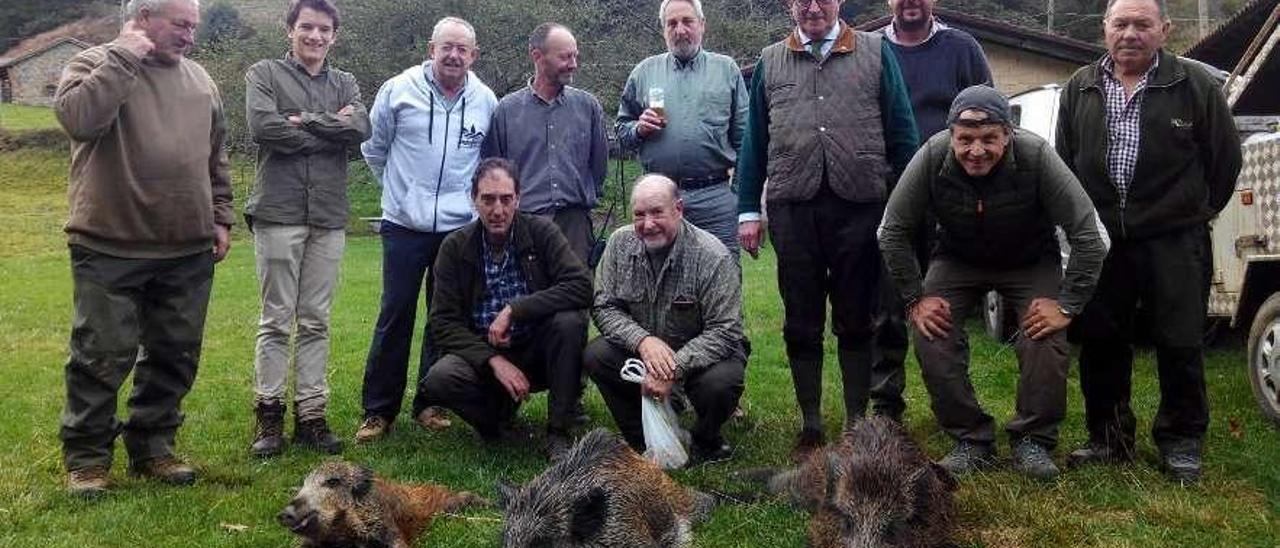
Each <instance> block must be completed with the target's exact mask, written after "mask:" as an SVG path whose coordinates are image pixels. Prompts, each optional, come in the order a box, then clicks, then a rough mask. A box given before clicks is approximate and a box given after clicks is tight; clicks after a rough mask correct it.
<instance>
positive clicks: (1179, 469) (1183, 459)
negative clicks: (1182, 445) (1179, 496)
mask: <svg viewBox="0 0 1280 548" xmlns="http://www.w3.org/2000/svg"><path fill="white" fill-rule="evenodd" d="M1160 468H1161V469H1162V470H1163V471H1164V473H1165V474H1166V475H1168V476H1169V478H1170V479H1173V480H1176V481H1177V482H1178V483H1181V484H1183V485H1190V484H1192V483H1196V482H1198V481H1200V455H1199V454H1198V453H1195V452H1192V451H1179V452H1169V453H1165V454H1163V455H1161V456H1160Z"/></svg>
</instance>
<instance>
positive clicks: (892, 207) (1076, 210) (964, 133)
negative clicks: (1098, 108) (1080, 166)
mask: <svg viewBox="0 0 1280 548" xmlns="http://www.w3.org/2000/svg"><path fill="white" fill-rule="evenodd" d="M1010 120H1011V117H1010V115H1009V102H1008V101H1007V100H1006V99H1005V98H1004V96H1003V95H1001V94H1000V92H998V91H996V90H994V89H991V88H989V87H985V86H973V87H970V88H968V89H965V90H964V91H962V92H961V93H960V94H959V95H958V96H956V99H955V101H954V102H952V105H951V111H950V114H949V115H948V125H949V127H950V131H949V132H946V133H939V134H937V135H935V136H934V137H933V138H931V139H930V140H929V141H928V142H927V143H925V145H924V146H922V147H921V148H920V151H919V152H917V153H916V155H915V157H914V158H912V160H911V163H910V164H909V165H908V166H907V169H906V171H905V172H904V173H903V175H902V179H901V180H900V181H899V182H898V185H897V187H896V188H895V189H894V191H893V194H892V195H891V196H890V198H889V204H888V207H887V209H886V210H885V216H884V221H883V222H882V223H881V226H880V232H879V238H880V249H881V251H882V252H883V254H884V260H885V263H886V265H887V266H888V269H889V272H890V274H891V276H892V277H893V281H894V284H895V285H896V286H897V288H898V291H899V292H901V294H902V297H903V302H905V303H907V305H906V306H907V315H908V317H909V318H910V324H911V328H912V339H913V340H914V343H915V348H916V357H917V359H918V360H919V362H920V371H921V373H922V375H923V377H924V383H925V387H926V388H927V389H928V391H929V398H930V400H931V403H932V406H933V413H934V416H935V417H937V420H938V423H939V425H940V426H941V427H942V429H943V430H945V431H946V432H947V434H949V435H950V436H951V437H952V438H955V440H956V441H957V444H956V447H955V449H954V450H953V451H952V452H951V454H950V455H947V457H946V458H944V459H943V460H942V461H941V462H940V464H942V466H944V467H946V468H947V469H949V470H951V471H952V472H954V473H964V472H969V471H971V470H974V469H976V468H978V467H981V466H985V465H988V464H990V463H992V462H993V461H994V458H993V457H994V456H995V447H994V443H995V421H994V420H993V419H992V417H991V415H988V414H987V413H986V412H984V411H983V410H982V407H981V405H980V404H979V403H978V400H977V397H976V395H975V394H974V390H973V384H972V383H970V381H969V374H968V369H969V363H968V351H967V348H968V343H967V340H966V337H965V332H964V323H963V320H964V318H963V314H964V313H965V311H968V310H971V309H972V308H973V305H974V304H975V303H976V302H977V301H978V300H979V299H981V298H982V296H983V295H984V294H985V293H986V292H987V291H989V290H993V289H994V290H995V291H998V292H999V293H1000V295H1001V296H1002V297H1003V298H1004V300H1005V302H1006V303H1010V304H1011V305H1012V306H1014V307H1015V310H1018V311H1019V313H1020V315H1021V321H1020V324H1021V325H1020V327H1021V329H1020V331H1019V333H1018V335H1017V336H1016V341H1015V342H1014V348H1015V350H1016V352H1017V355H1018V364H1019V371H1020V372H1021V373H1020V376H1019V379H1018V395H1017V410H1016V412H1015V415H1014V418H1013V420H1012V421H1010V422H1009V423H1008V424H1006V425H1005V429H1006V430H1007V431H1008V432H1009V439H1010V442H1011V444H1012V445H1013V457H1014V465H1015V467H1016V468H1017V469H1018V470H1019V471H1020V472H1023V473H1025V474H1028V475H1030V476H1033V477H1038V478H1046V479H1047V478H1052V477H1055V476H1057V474H1058V468H1057V466H1056V465H1054V463H1053V460H1052V458H1051V457H1050V452H1051V451H1052V450H1053V448H1054V446H1055V445H1056V444H1057V439H1058V424H1059V423H1060V422H1062V418H1063V416H1064V414H1065V412H1066V406H1067V392H1066V388H1067V367H1068V364H1069V362H1068V360H1069V353H1068V346H1067V341H1066V333H1065V331H1064V329H1065V328H1066V327H1067V326H1068V325H1069V324H1070V323H1071V318H1072V317H1073V316H1074V315H1075V314H1077V313H1079V312H1080V309H1081V308H1083V307H1084V305H1085V303H1086V302H1087V301H1088V300H1089V297H1090V296H1091V295H1092V293H1093V287H1094V284H1095V283H1096V282H1097V280H1098V272H1099V270H1100V269H1101V266H1102V261H1103V259H1104V258H1105V257H1106V254H1107V248H1108V246H1109V245H1110V244H1109V241H1108V239H1107V233H1106V229H1104V228H1103V227H1102V225H1101V223H1100V222H1099V221H1098V214H1097V212H1096V211H1095V210H1094V208H1093V204H1092V202H1090V201H1089V197H1088V196H1087V195H1086V194H1085V192H1084V189H1083V188H1082V187H1081V186H1080V183H1079V181H1077V180H1076V178H1075V176H1073V175H1072V174H1071V172H1070V170H1068V169H1067V167H1066V165H1065V164H1063V162H1062V160H1061V159H1060V158H1059V157H1058V155H1057V154H1055V153H1054V151H1053V149H1052V148H1050V146H1049V144H1048V143H1047V142H1045V141H1044V140H1043V139H1041V138H1039V137H1037V136H1035V135H1032V134H1031V133H1028V132H1024V131H1021V130H1016V129H1014V128H1013V126H1012V125H1011V122H1010ZM926 218H935V219H937V222H938V243H937V247H936V248H935V250H934V252H933V256H932V258H931V259H930V262H929V268H928V275H927V276H926V277H925V278H924V279H923V280H921V276H920V265H919V264H917V262H916V259H915V257H916V251H915V250H914V249H913V248H912V244H913V242H915V241H916V240H915V238H914V235H915V232H916V231H918V230H923V229H924V228H925V227H923V226H921V224H922V222H923V219H926ZM1055 226H1056V227H1061V228H1062V230H1063V231H1065V232H1066V235H1067V241H1068V242H1069V243H1070V245H1071V257H1070V260H1069V262H1068V263H1067V268H1066V273H1065V275H1064V274H1063V271H1062V267H1061V264H1060V258H1059V247H1058V241H1057V238H1056V237H1055V234H1054V229H1055Z"/></svg>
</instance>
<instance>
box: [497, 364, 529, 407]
mask: <svg viewBox="0 0 1280 548" xmlns="http://www.w3.org/2000/svg"><path fill="white" fill-rule="evenodd" d="M489 367H491V368H493V376H494V378H496V379H498V384H501V385H502V387H503V388H505V389H506V390H507V395H509V396H511V399H512V400H514V401H516V402H522V401H524V400H527V399H529V379H527V378H525V376H524V373H523V372H522V371H520V369H519V368H517V367H516V365H515V364H513V363H511V360H508V359H506V358H504V357H502V356H501V355H498V354H494V355H493V357H492V358H489Z"/></svg>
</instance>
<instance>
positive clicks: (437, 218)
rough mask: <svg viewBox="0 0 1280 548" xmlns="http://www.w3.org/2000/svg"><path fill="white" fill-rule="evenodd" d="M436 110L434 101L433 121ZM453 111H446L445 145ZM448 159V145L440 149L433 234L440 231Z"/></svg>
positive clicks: (432, 218)
mask: <svg viewBox="0 0 1280 548" xmlns="http://www.w3.org/2000/svg"><path fill="white" fill-rule="evenodd" d="M432 97H433V98H434V97H435V94H432ZM435 110H436V108H435V103H434V101H433V102H432V105H431V112H432V113H433V114H432V117H431V119H432V120H433V121H434V120H435V115H434V112H435ZM451 110H452V109H450V110H446V111H444V137H443V138H442V139H441V142H443V143H448V142H449V114H450V111H451ZM448 157H449V146H448V145H447V144H446V145H445V146H442V147H440V174H439V175H438V176H436V199H435V201H434V203H432V204H431V207H432V214H431V231H432V232H439V231H440V187H441V186H442V185H443V184H444V166H445V160H447V159H448Z"/></svg>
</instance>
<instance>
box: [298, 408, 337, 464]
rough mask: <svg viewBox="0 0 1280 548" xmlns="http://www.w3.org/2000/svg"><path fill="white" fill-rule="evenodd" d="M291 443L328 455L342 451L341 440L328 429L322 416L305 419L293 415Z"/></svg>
mask: <svg viewBox="0 0 1280 548" xmlns="http://www.w3.org/2000/svg"><path fill="white" fill-rule="evenodd" d="M293 443H296V444H298V445H301V446H303V447H310V448H313V449H316V450H317V451H320V452H322V453H328V454H330V455H337V454H338V453H341V452H342V440H340V439H338V437H337V436H335V435H333V432H330V431H329V423H328V421H326V420H325V419H324V417H323V416H320V417H316V418H314V419H306V420H301V419H298V418H297V417H294V422H293Z"/></svg>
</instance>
